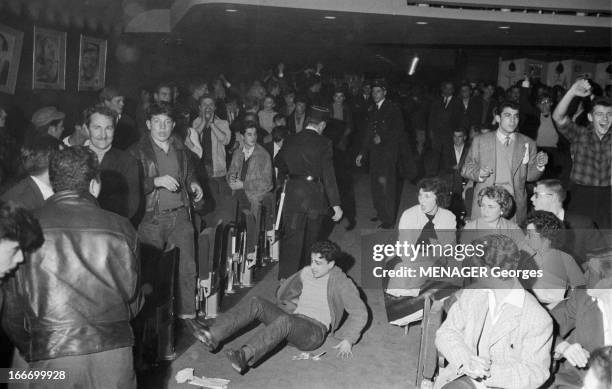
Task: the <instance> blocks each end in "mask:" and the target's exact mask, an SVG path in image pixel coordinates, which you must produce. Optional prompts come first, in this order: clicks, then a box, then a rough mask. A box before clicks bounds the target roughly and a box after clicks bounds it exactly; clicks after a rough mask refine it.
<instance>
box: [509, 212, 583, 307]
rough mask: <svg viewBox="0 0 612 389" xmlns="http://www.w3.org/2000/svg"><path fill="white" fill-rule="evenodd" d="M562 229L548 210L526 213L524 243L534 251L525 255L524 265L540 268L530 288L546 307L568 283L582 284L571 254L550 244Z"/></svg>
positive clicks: (550, 304) (579, 272)
mask: <svg viewBox="0 0 612 389" xmlns="http://www.w3.org/2000/svg"><path fill="white" fill-rule="evenodd" d="M562 229H563V222H562V221H561V220H559V219H558V218H557V217H556V216H555V215H554V214H553V213H551V212H546V211H535V212H533V213H532V214H531V215H529V216H528V217H527V244H528V245H529V246H530V247H531V248H532V249H534V250H535V255H534V256H533V257H531V258H529V262H531V263H530V264H525V265H526V267H531V268H533V266H530V265H535V267H536V268H537V269H540V270H542V271H543V273H544V274H543V277H541V278H537V279H536V280H535V282H534V283H533V284H532V285H531V288H532V289H533V292H534V294H535V296H536V298H537V299H538V300H539V301H540V302H541V303H542V304H544V305H546V307H547V308H548V309H552V308H553V307H554V306H555V305H557V303H559V302H560V301H561V300H563V299H564V298H565V292H566V291H567V289H568V288H569V287H571V288H572V289H573V288H576V287H577V286H581V285H585V284H586V279H585V278H584V274H583V273H582V270H581V269H580V267H579V266H578V264H577V263H576V261H575V260H574V258H572V257H571V256H570V255H569V254H566V253H564V252H563V251H561V250H557V249H556V248H554V247H553V246H555V245H556V243H557V240H558V237H559V236H560V232H561V230H562ZM521 267H523V265H521Z"/></svg>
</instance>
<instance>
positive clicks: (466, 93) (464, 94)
mask: <svg viewBox="0 0 612 389" xmlns="http://www.w3.org/2000/svg"><path fill="white" fill-rule="evenodd" d="M459 93H460V94H461V98H462V99H469V98H470V96H471V95H472V90H471V89H470V87H469V86H462V87H461V89H460V90H459Z"/></svg>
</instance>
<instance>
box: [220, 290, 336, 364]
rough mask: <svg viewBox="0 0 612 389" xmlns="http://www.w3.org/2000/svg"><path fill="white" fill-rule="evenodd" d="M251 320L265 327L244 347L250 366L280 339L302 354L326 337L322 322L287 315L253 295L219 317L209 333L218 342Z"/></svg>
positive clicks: (300, 316) (313, 348)
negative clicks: (247, 348) (249, 355)
mask: <svg viewBox="0 0 612 389" xmlns="http://www.w3.org/2000/svg"><path fill="white" fill-rule="evenodd" d="M255 320H259V321H260V322H262V323H264V324H265V326H266V327H265V328H264V329H262V330H260V331H259V332H258V333H257V334H255V336H253V337H252V338H251V339H249V341H247V342H246V344H245V346H247V347H249V348H251V349H252V350H253V352H254V356H253V358H252V359H251V361H250V364H251V365H253V364H255V363H256V362H257V361H258V360H259V359H260V358H261V357H263V356H264V355H266V354H267V353H268V352H270V351H271V350H273V349H274V348H275V347H276V346H278V345H279V344H280V343H281V342H283V341H284V340H287V341H288V342H289V343H291V344H292V345H294V346H295V347H297V348H298V349H300V350H302V351H310V350H316V349H317V348H319V347H320V346H321V345H322V344H323V342H324V341H325V336H326V335H327V328H325V326H324V325H323V323H320V322H318V321H316V320H314V319H312V318H309V317H307V316H304V315H299V314H298V315H294V314H288V313H286V312H285V311H283V310H282V309H280V308H279V307H277V306H276V305H275V304H274V303H272V302H270V301H268V300H266V299H264V298H261V297H257V296H254V297H251V298H250V299H249V300H247V301H244V300H243V301H241V302H240V303H239V304H237V305H236V306H235V307H233V308H232V309H230V310H229V311H227V312H226V313H224V314H222V315H221V316H219V317H218V318H217V320H216V322H215V324H214V325H213V327H212V328H211V329H210V332H211V333H212V335H213V337H214V339H215V340H216V341H221V340H223V339H225V338H227V337H228V336H230V335H232V334H233V333H234V332H236V331H238V330H240V329H241V328H243V327H245V326H247V325H249V324H250V323H252V322H253V321H255Z"/></svg>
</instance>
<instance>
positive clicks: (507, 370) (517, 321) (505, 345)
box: [435, 235, 553, 389]
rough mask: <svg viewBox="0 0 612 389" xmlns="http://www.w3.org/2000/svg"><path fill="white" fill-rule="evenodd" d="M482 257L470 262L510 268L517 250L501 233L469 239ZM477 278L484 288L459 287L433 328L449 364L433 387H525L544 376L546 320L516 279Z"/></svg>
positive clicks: (513, 267)
mask: <svg viewBox="0 0 612 389" xmlns="http://www.w3.org/2000/svg"><path fill="white" fill-rule="evenodd" d="M473 244H474V245H475V247H476V246H477V245H483V246H484V248H483V255H482V256H474V257H472V262H473V263H474V264H473V266H480V267H486V268H488V269H489V270H491V269H494V268H498V269H499V270H508V271H515V270H516V269H517V267H518V262H519V249H518V247H517V245H516V243H514V241H513V240H512V239H511V238H509V237H507V236H505V235H487V236H485V237H483V238H481V239H478V240H476V241H474V242H473ZM488 275H489V276H488V277H486V278H481V279H480V281H479V284H480V287H481V288H484V289H464V290H463V291H462V292H461V293H460V294H459V296H458V297H457V301H456V302H455V303H454V304H453V306H452V307H451V308H450V310H449V312H448V317H447V319H446V320H445V321H444V322H443V323H442V325H441V326H440V328H439V329H438V331H437V332H436V347H437V348H438V350H439V351H440V352H441V353H442V355H444V357H445V358H446V359H447V360H448V362H449V365H448V366H447V367H445V368H443V369H441V370H440V376H439V377H438V379H437V381H436V386H435V387H436V388H443V389H459V388H473V389H480V388H506V389H531V388H537V387H539V386H540V385H542V384H543V383H544V382H545V381H546V379H547V378H548V376H549V367H550V348H551V344H552V330H553V326H552V320H551V319H550V316H548V313H547V312H546V310H545V309H544V308H542V307H541V306H540V304H539V303H538V301H537V300H536V299H535V297H533V296H532V295H531V294H529V293H527V292H525V290H524V289H523V288H522V286H521V284H520V283H519V281H518V280H517V278H516V277H511V276H510V275H508V276H504V275H503V274H500V276H499V277H494V276H493V275H492V274H491V272H490V271H489V272H488Z"/></svg>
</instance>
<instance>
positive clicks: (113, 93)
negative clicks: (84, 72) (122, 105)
mask: <svg viewBox="0 0 612 389" xmlns="http://www.w3.org/2000/svg"><path fill="white" fill-rule="evenodd" d="M98 96H99V98H100V102H101V103H102V102H104V101H107V100H112V99H113V98H114V97H117V96H123V94H121V91H119V88H117V87H115V86H112V85H107V86H106V87H105V88H104V89H102V90H101V91H100V94H99V95H98Z"/></svg>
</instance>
